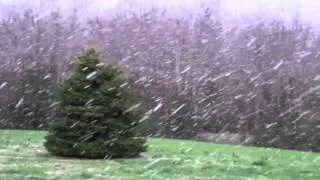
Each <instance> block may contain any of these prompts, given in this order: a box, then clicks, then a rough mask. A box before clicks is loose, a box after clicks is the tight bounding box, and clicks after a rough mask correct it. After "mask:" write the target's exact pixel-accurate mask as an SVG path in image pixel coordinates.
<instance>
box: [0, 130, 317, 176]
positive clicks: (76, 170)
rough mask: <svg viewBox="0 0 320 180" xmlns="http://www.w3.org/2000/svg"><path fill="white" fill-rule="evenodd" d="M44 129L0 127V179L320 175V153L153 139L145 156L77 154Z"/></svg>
mask: <svg viewBox="0 0 320 180" xmlns="http://www.w3.org/2000/svg"><path fill="white" fill-rule="evenodd" d="M44 135H45V132H36V131H5V130H2V131H0V146H1V148H0V179H1V180H2V179H8V180H21V179H52V180H53V179H66V180H67V179H68V180H69V179H71V180H72V179H74V180H78V179H98V180H99V179H104V180H105V179H108V180H113V179H119V180H121V179H123V180H129V179H131V180H141V179H148V180H149V179H150V180H152V179H155V180H165V179H172V180H176V179H177V180H189V179H190V180H191V179H192V180H195V179H198V180H206V179H217V180H232V179H236V180H241V179H246V180H248V179H252V180H267V179H272V180H274V179H279V180H287V179H288V180H289V179H290V180H292V179H297V180H300V179H301V180H308V179H314V180H319V179H320V154H316V153H307V152H296V151H286V150H278V149H263V148H253V147H239V146H229V145H215V144H210V143H200V142H193V141H180V140H167V139H150V140H149V145H150V148H149V151H148V152H147V153H146V154H145V155H144V157H142V158H139V159H131V160H79V159H70V158H69V159H67V158H61V157H54V156H50V155H49V154H48V153H47V152H46V151H45V149H44V148H43V146H42V143H43V137H44Z"/></svg>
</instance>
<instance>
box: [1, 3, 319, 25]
mask: <svg viewBox="0 0 320 180" xmlns="http://www.w3.org/2000/svg"><path fill="white" fill-rule="evenodd" d="M120 1H121V2H122V4H126V5H128V4H130V2H131V1H138V2H139V3H138V4H139V5H140V4H146V3H148V2H152V3H156V4H161V5H163V4H166V5H167V6H170V7H173V6H175V7H184V8H194V7H196V6H199V5H200V4H201V3H200V2H201V1H205V2H206V3H207V4H209V5H214V2H217V1H219V0H0V6H1V5H2V6H3V5H13V4H15V5H18V6H19V8H22V7H34V6H35V5H39V4H41V3H42V4H46V5H45V6H44V7H45V8H44V7H42V8H41V9H40V10H41V11H47V10H48V9H47V8H51V7H53V4H59V6H60V7H61V9H68V8H70V7H73V6H75V4H77V6H82V7H83V8H84V9H85V10H86V12H87V13H89V14H93V15H94V14H96V13H102V12H104V11H105V10H106V9H110V8H114V7H116V5H117V3H119V2H120ZM49 3H50V4H49ZM220 6H221V7H222V8H223V10H222V12H221V13H222V16H228V18H239V17H241V16H247V17H255V16H260V17H272V18H273V17H280V18H283V19H286V20H288V19H292V17H294V16H297V15H298V16H299V17H300V18H301V19H302V20H303V21H305V22H311V23H313V24H317V25H319V24H320V20H319V19H320V0H220ZM56 7H57V6H56Z"/></svg>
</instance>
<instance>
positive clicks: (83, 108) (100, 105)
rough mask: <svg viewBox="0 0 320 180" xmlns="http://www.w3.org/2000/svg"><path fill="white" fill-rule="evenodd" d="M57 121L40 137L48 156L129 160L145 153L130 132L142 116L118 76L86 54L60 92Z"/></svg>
mask: <svg viewBox="0 0 320 180" xmlns="http://www.w3.org/2000/svg"><path fill="white" fill-rule="evenodd" d="M59 90H60V91H59V93H60V94H59V95H60V98H61V99H60V104H59V108H58V120H57V121H56V122H54V123H53V124H52V125H51V127H50V129H49V134H48V135H47V136H46V142H45V144H44V146H45V148H46V149H47V150H48V151H49V152H51V153H52V154H55V155H59V156H69V157H79V158H130V157H135V156H138V155H139V154H140V153H141V152H144V151H146V149H147V146H146V145H145V143H146V139H145V138H137V137H135V136H136V130H135V128H136V127H137V126H138V125H139V124H140V123H141V119H143V118H142V114H141V111H139V110H138V109H137V108H133V107H137V106H135V105H134V104H133V99H132V95H131V94H130V93H129V91H128V89H127V86H126V82H125V79H124V77H123V73H122V71H121V70H120V69H119V68H118V67H116V66H113V65H106V66H105V65H103V64H102V63H100V62H99V54H98V53H97V52H96V51H95V50H93V49H91V50H88V51H87V52H86V54H85V55H83V56H81V57H79V62H78V63H77V65H76V66H75V69H74V72H73V74H72V76H71V77H70V78H69V79H68V80H67V81H66V82H65V83H64V84H63V85H62V86H61V87H60V89H59Z"/></svg>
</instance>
